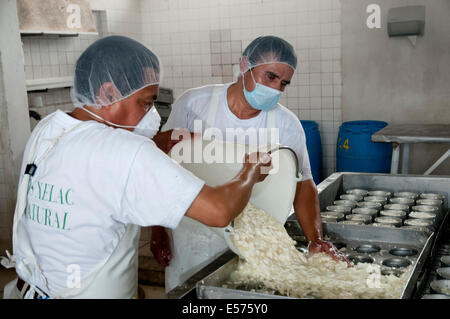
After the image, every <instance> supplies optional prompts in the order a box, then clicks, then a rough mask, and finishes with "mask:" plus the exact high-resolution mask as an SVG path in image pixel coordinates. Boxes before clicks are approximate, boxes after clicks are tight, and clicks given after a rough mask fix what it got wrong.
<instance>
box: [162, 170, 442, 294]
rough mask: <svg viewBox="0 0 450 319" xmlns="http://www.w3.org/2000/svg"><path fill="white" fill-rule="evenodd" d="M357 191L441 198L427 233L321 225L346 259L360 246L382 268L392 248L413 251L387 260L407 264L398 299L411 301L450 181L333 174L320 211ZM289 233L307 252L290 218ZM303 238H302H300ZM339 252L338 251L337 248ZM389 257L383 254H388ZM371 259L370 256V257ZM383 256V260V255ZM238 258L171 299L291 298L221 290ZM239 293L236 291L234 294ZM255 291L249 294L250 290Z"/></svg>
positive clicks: (214, 267)
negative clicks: (374, 249)
mask: <svg viewBox="0 0 450 319" xmlns="http://www.w3.org/2000/svg"><path fill="white" fill-rule="evenodd" d="M354 188H361V189H367V190H369V191H371V190H380V189H384V190H389V191H391V192H400V191H412V190H413V191H416V192H419V193H422V192H424V193H425V192H427V193H439V194H443V195H445V197H446V198H445V200H444V203H443V205H442V211H441V212H440V213H439V215H438V216H437V219H436V224H435V225H436V227H434V228H433V229H432V230H430V231H419V230H415V229H408V228H388V227H374V226H370V225H348V224H339V223H324V224H323V231H324V235H326V236H328V237H330V238H331V241H332V242H334V243H335V244H336V245H337V246H338V248H339V247H340V246H342V244H344V245H346V248H345V249H344V251H345V250H347V251H346V253H347V254H350V253H357V254H358V255H361V254H360V253H358V252H355V250H354V249H355V248H356V247H357V246H358V245H379V246H380V248H382V252H380V253H379V255H376V254H375V255H374V256H370V257H372V258H374V262H381V263H382V262H383V260H384V259H382V258H383V256H385V257H386V258H387V256H388V254H389V250H391V249H394V248H406V249H415V250H417V252H418V254H417V255H414V256H390V255H389V257H390V258H397V259H398V258H400V259H401V258H405V259H408V260H411V262H412V263H413V265H414V269H413V271H412V273H411V276H410V278H409V280H408V283H407V285H406V287H405V289H404V291H403V293H402V298H414V297H415V295H417V292H416V291H417V290H420V289H423V288H420V287H419V286H423V283H424V282H425V283H426V281H427V276H428V272H427V270H426V269H427V267H424V264H425V263H427V262H428V261H429V259H430V255H432V254H433V251H434V250H435V248H434V245H435V242H436V239H437V238H439V236H440V233H441V232H442V227H439V225H440V224H444V223H441V222H443V221H444V219H447V218H448V216H449V210H448V208H449V206H448V205H449V204H448V199H449V198H450V176H444V177H442V176H424V175H417V176H415V175H388V174H369V173H335V174H332V175H331V176H329V177H328V178H327V179H325V180H324V181H323V182H322V183H320V184H319V185H317V190H318V194H319V203H320V209H321V211H324V210H325V208H326V206H329V205H332V204H333V201H334V200H336V198H338V197H339V195H341V194H345V193H346V191H347V190H349V189H354ZM285 227H286V229H287V231H288V233H289V234H290V235H291V236H292V237H293V238H294V239H296V240H298V248H299V249H305V248H306V242H304V241H303V242H302V240H301V238H302V237H303V235H302V233H301V229H300V227H299V226H298V223H297V221H296V217H295V214H294V212H293V211H292V213H291V216H290V217H289V218H288V221H287V223H286V225H285ZM303 238H304V237H303ZM341 248H342V247H341ZM386 252H387V254H386ZM368 254H369V255H370V253H368ZM383 254H384V255H383ZM237 264H238V257H237V256H236V255H235V254H234V253H232V252H231V251H227V252H225V253H224V254H223V255H221V256H220V257H219V258H217V259H216V260H214V261H213V262H211V263H210V264H209V265H208V266H206V267H205V268H203V269H202V270H200V271H199V272H198V273H196V274H195V275H193V276H192V277H191V278H190V279H188V280H187V281H186V282H185V283H184V284H183V285H181V286H179V287H177V288H175V289H174V290H172V291H170V292H169V293H168V297H169V298H187V297H186V296H189V297H193V298H289V297H286V296H279V295H277V294H276V293H274V294H267V293H259V292H257V291H258V289H259V288H260V287H259V285H258V283H249V284H248V285H247V287H245V286H240V287H223V285H224V284H226V282H227V279H228V276H229V275H230V273H231V272H232V271H233V270H234V269H235V268H236V266H237ZM237 288H239V289H237ZM252 289H253V290H256V291H251V290H252Z"/></svg>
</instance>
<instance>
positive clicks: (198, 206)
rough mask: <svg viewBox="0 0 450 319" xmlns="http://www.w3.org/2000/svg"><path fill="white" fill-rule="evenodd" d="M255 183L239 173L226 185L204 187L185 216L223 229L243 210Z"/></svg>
mask: <svg viewBox="0 0 450 319" xmlns="http://www.w3.org/2000/svg"><path fill="white" fill-rule="evenodd" d="M255 183H256V180H255V178H252V177H251V176H248V174H246V173H240V174H239V175H237V176H236V177H235V178H233V179H232V180H231V181H229V182H228V183H226V184H223V185H219V186H215V187H210V186H207V185H205V186H204V187H203V189H202V190H201V191H200V194H199V195H198V196H197V198H196V199H195V200H194V202H193V203H192V205H191V207H190V208H189V210H188V211H187V213H186V216H188V217H191V218H194V219H196V220H198V221H200V222H202V223H203V224H206V225H208V226H213V227H225V226H226V225H228V224H229V223H230V222H231V220H233V219H234V218H235V217H236V216H237V215H238V214H239V213H240V212H242V210H243V209H244V208H245V205H246V204H247V202H248V200H249V198H250V194H251V191H252V187H253V185H254V184H255Z"/></svg>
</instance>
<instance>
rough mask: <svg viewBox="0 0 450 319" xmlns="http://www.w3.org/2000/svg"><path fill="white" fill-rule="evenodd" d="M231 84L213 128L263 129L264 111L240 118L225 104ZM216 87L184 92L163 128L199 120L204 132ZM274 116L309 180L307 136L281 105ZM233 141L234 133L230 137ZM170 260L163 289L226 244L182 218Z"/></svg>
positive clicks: (282, 138) (282, 141) (177, 282)
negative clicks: (250, 116) (244, 118)
mask: <svg viewBox="0 0 450 319" xmlns="http://www.w3.org/2000/svg"><path fill="white" fill-rule="evenodd" d="M230 85H231V83H228V84H226V85H224V86H223V92H221V93H220V98H219V101H218V102H219V104H218V109H217V114H216V117H215V121H214V125H213V126H214V127H216V128H218V129H219V130H220V131H221V132H222V134H223V137H224V139H226V140H229V141H230V139H229V138H227V136H226V129H227V128H242V129H243V131H244V130H247V129H249V128H255V129H259V128H266V127H267V112H260V113H259V114H258V115H257V116H256V117H254V118H251V119H247V120H241V119H239V118H238V117H236V116H235V115H234V114H233V113H232V112H231V111H230V109H229V107H228V101H227V89H228V87H229V86H230ZM214 88H215V86H214V85H209V86H204V87H200V88H195V89H191V90H188V91H186V92H185V93H184V94H183V95H182V96H180V97H179V98H178V99H177V100H176V102H175V103H174V104H173V107H172V112H171V113H170V116H169V119H168V120H167V123H166V124H165V126H164V128H163V130H169V129H174V128H187V129H189V130H190V131H192V132H193V131H194V121H195V120H201V121H202V129H203V132H204V130H205V129H206V128H207V124H206V122H207V120H208V115H209V111H210V110H209V107H210V104H211V97H212V94H213V91H214ZM275 111H276V118H275V123H274V127H276V128H279V133H280V136H279V138H280V144H282V145H285V146H289V147H290V148H292V149H293V150H294V151H295V152H296V154H297V157H298V161H299V168H300V169H301V170H302V175H303V176H302V180H308V179H312V174H311V168H310V164H309V157H308V152H307V149H306V138H305V132H304V131H303V127H302V125H301V123H300V121H299V120H298V118H297V117H296V116H295V115H294V113H292V112H291V111H289V110H288V109H287V108H285V107H284V106H282V105H280V104H278V105H277V107H276V108H275ZM211 125H212V123H211ZM232 138H233V139H234V140H235V141H236V139H237V138H236V136H233V137H232ZM172 237H173V251H172V255H173V259H172V260H171V262H170V266H169V267H167V268H166V278H165V279H166V292H168V291H170V290H172V289H173V288H175V287H176V286H177V285H180V284H182V283H183V282H185V281H186V280H187V279H189V278H190V277H191V276H192V275H194V274H195V273H196V272H197V271H199V270H200V269H201V268H202V267H204V266H206V265H207V264H209V263H210V262H211V261H212V260H214V259H216V258H217V257H218V256H220V254H222V253H223V252H225V251H226V250H227V249H228V247H227V245H226V243H225V241H224V240H223V238H222V237H220V236H218V235H217V234H215V233H214V232H213V231H211V230H210V229H209V228H208V227H206V226H204V225H202V224H200V223H198V222H196V221H193V220H191V219H189V218H183V219H182V221H181V223H180V225H179V226H178V227H177V228H176V229H174V231H173V232H172Z"/></svg>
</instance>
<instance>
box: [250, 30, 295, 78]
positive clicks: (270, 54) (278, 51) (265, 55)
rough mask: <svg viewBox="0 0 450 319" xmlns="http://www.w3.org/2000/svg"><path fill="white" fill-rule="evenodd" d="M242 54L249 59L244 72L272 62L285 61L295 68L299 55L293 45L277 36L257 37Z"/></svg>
mask: <svg viewBox="0 0 450 319" xmlns="http://www.w3.org/2000/svg"><path fill="white" fill-rule="evenodd" d="M242 56H243V57H244V56H245V57H247V59H248V61H249V65H247V66H246V67H245V69H244V72H247V71H248V70H249V69H252V68H254V67H256V66H258V65H261V64H270V63H284V64H287V65H289V66H290V67H291V68H293V69H294V70H295V68H296V67H297V55H296V54H295V51H294V48H293V47H292V45H290V44H289V43H288V42H287V41H286V40H283V39H281V38H278V37H275V36H263V37H258V38H256V39H255V40H253V41H252V42H251V43H250V44H249V45H248V46H247V48H245V50H244V52H243V53H242Z"/></svg>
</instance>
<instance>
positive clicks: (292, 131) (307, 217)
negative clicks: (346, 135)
mask: <svg viewBox="0 0 450 319" xmlns="http://www.w3.org/2000/svg"><path fill="white" fill-rule="evenodd" d="M284 126H285V129H287V130H286V131H285V133H284V134H285V137H284V140H283V136H281V143H282V144H285V145H287V146H289V147H291V148H292V149H293V150H294V151H295V153H296V154H297V157H298V164H299V169H300V170H301V173H302V181H301V182H298V183H297V190H296V192H295V197H294V210H295V215H296V217H297V220H298V222H299V224H300V226H301V227H302V230H303V232H304V234H305V236H306V239H307V240H308V241H315V240H317V239H320V238H322V220H321V217H320V205H319V198H318V193H317V189H316V185H315V183H314V180H313V179H312V174H311V166H310V162H309V155H308V150H307V148H306V136H305V132H304V130H303V127H302V126H301V124H300V121H298V120H297V119H295V121H292V123H289V124H288V123H285V124H284Z"/></svg>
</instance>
